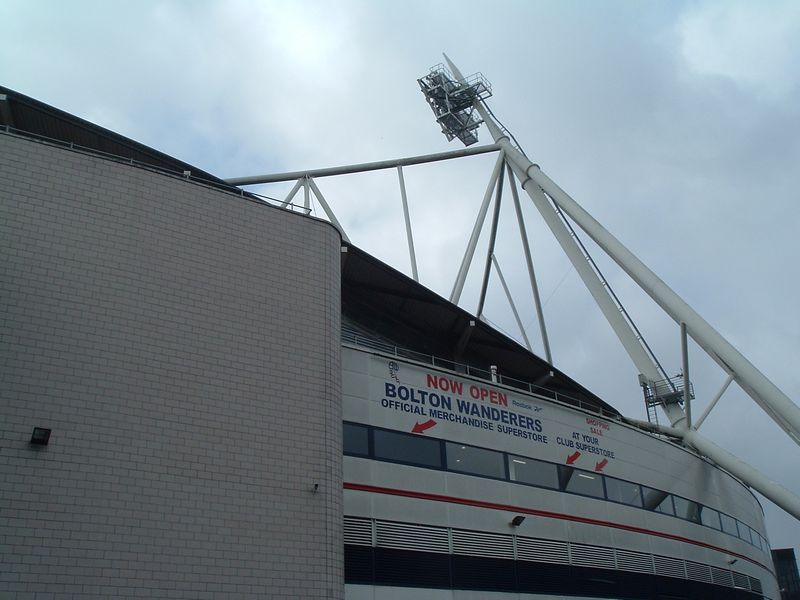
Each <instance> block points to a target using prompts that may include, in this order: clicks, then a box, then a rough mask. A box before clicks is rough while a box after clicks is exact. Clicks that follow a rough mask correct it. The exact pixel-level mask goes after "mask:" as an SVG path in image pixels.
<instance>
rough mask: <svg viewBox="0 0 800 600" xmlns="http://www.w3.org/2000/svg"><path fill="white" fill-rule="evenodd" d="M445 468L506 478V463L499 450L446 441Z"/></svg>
mask: <svg viewBox="0 0 800 600" xmlns="http://www.w3.org/2000/svg"><path fill="white" fill-rule="evenodd" d="M447 468H448V470H450V471H462V472H465V473H472V474H473V475H483V476H485V477H497V478H499V479H505V478H506V465H505V461H504V460H503V454H502V453H501V452H495V451H493V450H485V449H484V448H475V447H474V446H464V445H462V444H454V443H452V442H447Z"/></svg>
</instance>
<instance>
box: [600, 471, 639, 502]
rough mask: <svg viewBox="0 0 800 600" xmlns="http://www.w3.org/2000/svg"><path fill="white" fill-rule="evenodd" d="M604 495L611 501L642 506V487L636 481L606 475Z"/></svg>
mask: <svg viewBox="0 0 800 600" xmlns="http://www.w3.org/2000/svg"><path fill="white" fill-rule="evenodd" d="M606 497H607V498H608V499H609V500H611V501H612V502H620V503H622V504H627V505H628V506H638V507H639V508H641V507H642V488H641V486H640V485H639V484H638V483H631V482H630V481H623V480H621V479H614V478H613V477H606Z"/></svg>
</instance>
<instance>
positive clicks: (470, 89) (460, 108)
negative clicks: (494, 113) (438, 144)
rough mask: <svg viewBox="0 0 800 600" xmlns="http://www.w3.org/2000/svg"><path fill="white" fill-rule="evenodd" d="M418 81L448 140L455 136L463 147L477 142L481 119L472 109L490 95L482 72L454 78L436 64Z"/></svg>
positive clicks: (488, 85)
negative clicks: (477, 130) (462, 143)
mask: <svg viewBox="0 0 800 600" xmlns="http://www.w3.org/2000/svg"><path fill="white" fill-rule="evenodd" d="M417 82H418V83H419V87H420V89H421V90H422V93H423V94H425V99H426V100H427V101H428V104H430V106H431V109H432V110H433V114H434V115H436V122H437V123H439V126H440V127H441V128H442V133H443V134H444V135H445V136H446V137H447V140H448V141H451V140H452V139H453V138H458V139H460V140H461V141H462V142H464V145H465V146H470V145H472V144H474V143H475V142H477V141H478V134H477V132H476V129H478V127H479V126H480V124H481V123H483V121H482V120H481V118H480V117H479V116H478V114H477V113H476V111H475V102H476V101H478V100H485V99H486V98H488V97H490V96H491V95H492V86H491V85H490V84H489V82H488V81H486V79H485V78H484V77H483V75H481V74H480V73H475V74H474V75H470V76H469V77H466V78H464V79H456V78H455V77H453V75H452V74H451V73H450V71H448V70H447V68H446V67H445V66H444V65H442V64H439V65H436V66H435V67H432V68H431V71H430V73H428V74H427V75H426V76H425V77H422V78H421V79H418V80H417Z"/></svg>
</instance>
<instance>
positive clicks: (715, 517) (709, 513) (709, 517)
mask: <svg viewBox="0 0 800 600" xmlns="http://www.w3.org/2000/svg"><path fill="white" fill-rule="evenodd" d="M700 522H701V523H702V524H703V525H705V526H706V527H712V528H713V529H716V530H717V531H721V530H722V526H721V525H720V522H719V513H718V512H717V511H716V510H714V509H713V508H709V507H708V506H703V507H701V508H700Z"/></svg>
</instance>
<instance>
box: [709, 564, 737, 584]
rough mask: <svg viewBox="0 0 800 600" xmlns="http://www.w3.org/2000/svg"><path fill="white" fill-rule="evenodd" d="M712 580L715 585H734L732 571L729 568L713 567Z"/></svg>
mask: <svg viewBox="0 0 800 600" xmlns="http://www.w3.org/2000/svg"><path fill="white" fill-rule="evenodd" d="M711 581H712V583H714V584H715V585H724V586H727V587H733V577H731V572H730V571H728V570H727V569H720V568H719V567H711Z"/></svg>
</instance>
